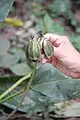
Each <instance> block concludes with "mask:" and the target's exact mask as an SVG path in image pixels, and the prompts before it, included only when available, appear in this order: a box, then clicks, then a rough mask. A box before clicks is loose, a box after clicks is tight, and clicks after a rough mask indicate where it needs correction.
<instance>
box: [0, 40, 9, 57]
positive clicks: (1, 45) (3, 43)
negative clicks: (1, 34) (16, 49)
mask: <svg viewBox="0 0 80 120" xmlns="http://www.w3.org/2000/svg"><path fill="white" fill-rule="evenodd" d="M9 46H10V44H9V41H8V40H3V39H0V55H3V54H5V53H7V51H8V49H9Z"/></svg>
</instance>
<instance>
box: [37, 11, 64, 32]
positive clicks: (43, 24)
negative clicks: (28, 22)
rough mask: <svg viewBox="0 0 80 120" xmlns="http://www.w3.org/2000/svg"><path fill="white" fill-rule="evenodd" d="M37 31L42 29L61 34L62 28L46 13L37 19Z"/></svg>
mask: <svg viewBox="0 0 80 120" xmlns="http://www.w3.org/2000/svg"><path fill="white" fill-rule="evenodd" d="M36 29H37V31H39V30H43V31H44V32H51V33H56V34H63V33H64V28H63V27H62V26H61V25H59V24H58V23H55V22H53V21H52V19H51V17H50V16H49V15H48V14H47V13H46V14H45V15H44V17H43V18H42V19H40V20H39V21H38V24H37V26H36Z"/></svg>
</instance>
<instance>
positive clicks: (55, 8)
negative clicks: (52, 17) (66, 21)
mask: <svg viewBox="0 0 80 120" xmlns="http://www.w3.org/2000/svg"><path fill="white" fill-rule="evenodd" d="M48 9H50V10H51V11H52V12H53V14H54V13H56V14H57V15H60V14H61V15H62V14H63V13H67V11H69V10H70V9H71V3H70V1H69V0H54V1H53V2H52V4H50V5H49V6H48Z"/></svg>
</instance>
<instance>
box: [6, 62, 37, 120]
mask: <svg viewBox="0 0 80 120" xmlns="http://www.w3.org/2000/svg"><path fill="white" fill-rule="evenodd" d="M36 66H37V62H36V63H35V66H34V70H33V72H32V74H31V78H30V80H29V82H28V85H27V86H26V87H25V88H24V96H23V98H22V100H21V102H20V104H19V105H18V107H17V108H16V109H14V110H13V111H12V112H11V114H10V115H9V116H8V119H10V118H11V116H13V115H14V113H15V112H16V111H17V109H18V108H19V107H20V106H21V105H22V102H23V101H24V98H25V96H26V94H27V93H28V91H29V88H30V87H31V84H32V81H33V79H34V75H35V72H36Z"/></svg>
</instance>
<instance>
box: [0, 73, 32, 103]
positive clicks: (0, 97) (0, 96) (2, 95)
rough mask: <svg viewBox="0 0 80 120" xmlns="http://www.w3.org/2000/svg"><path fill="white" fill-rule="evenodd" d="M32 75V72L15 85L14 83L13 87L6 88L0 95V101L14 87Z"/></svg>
mask: <svg viewBox="0 0 80 120" xmlns="http://www.w3.org/2000/svg"><path fill="white" fill-rule="evenodd" d="M30 76H31V73H29V74H28V75H26V76H24V77H22V78H21V79H19V80H18V81H17V82H16V83H15V84H14V85H12V87H10V88H9V89H8V90H6V91H5V92H4V93H2V94H1V95H0V101H1V99H2V98H4V97H5V96H6V95H7V94H9V93H10V92H11V91H12V90H13V89H15V88H16V87H17V86H18V85H20V84H21V83H22V82H23V81H24V80H26V79H28V78H29V77H30Z"/></svg>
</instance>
